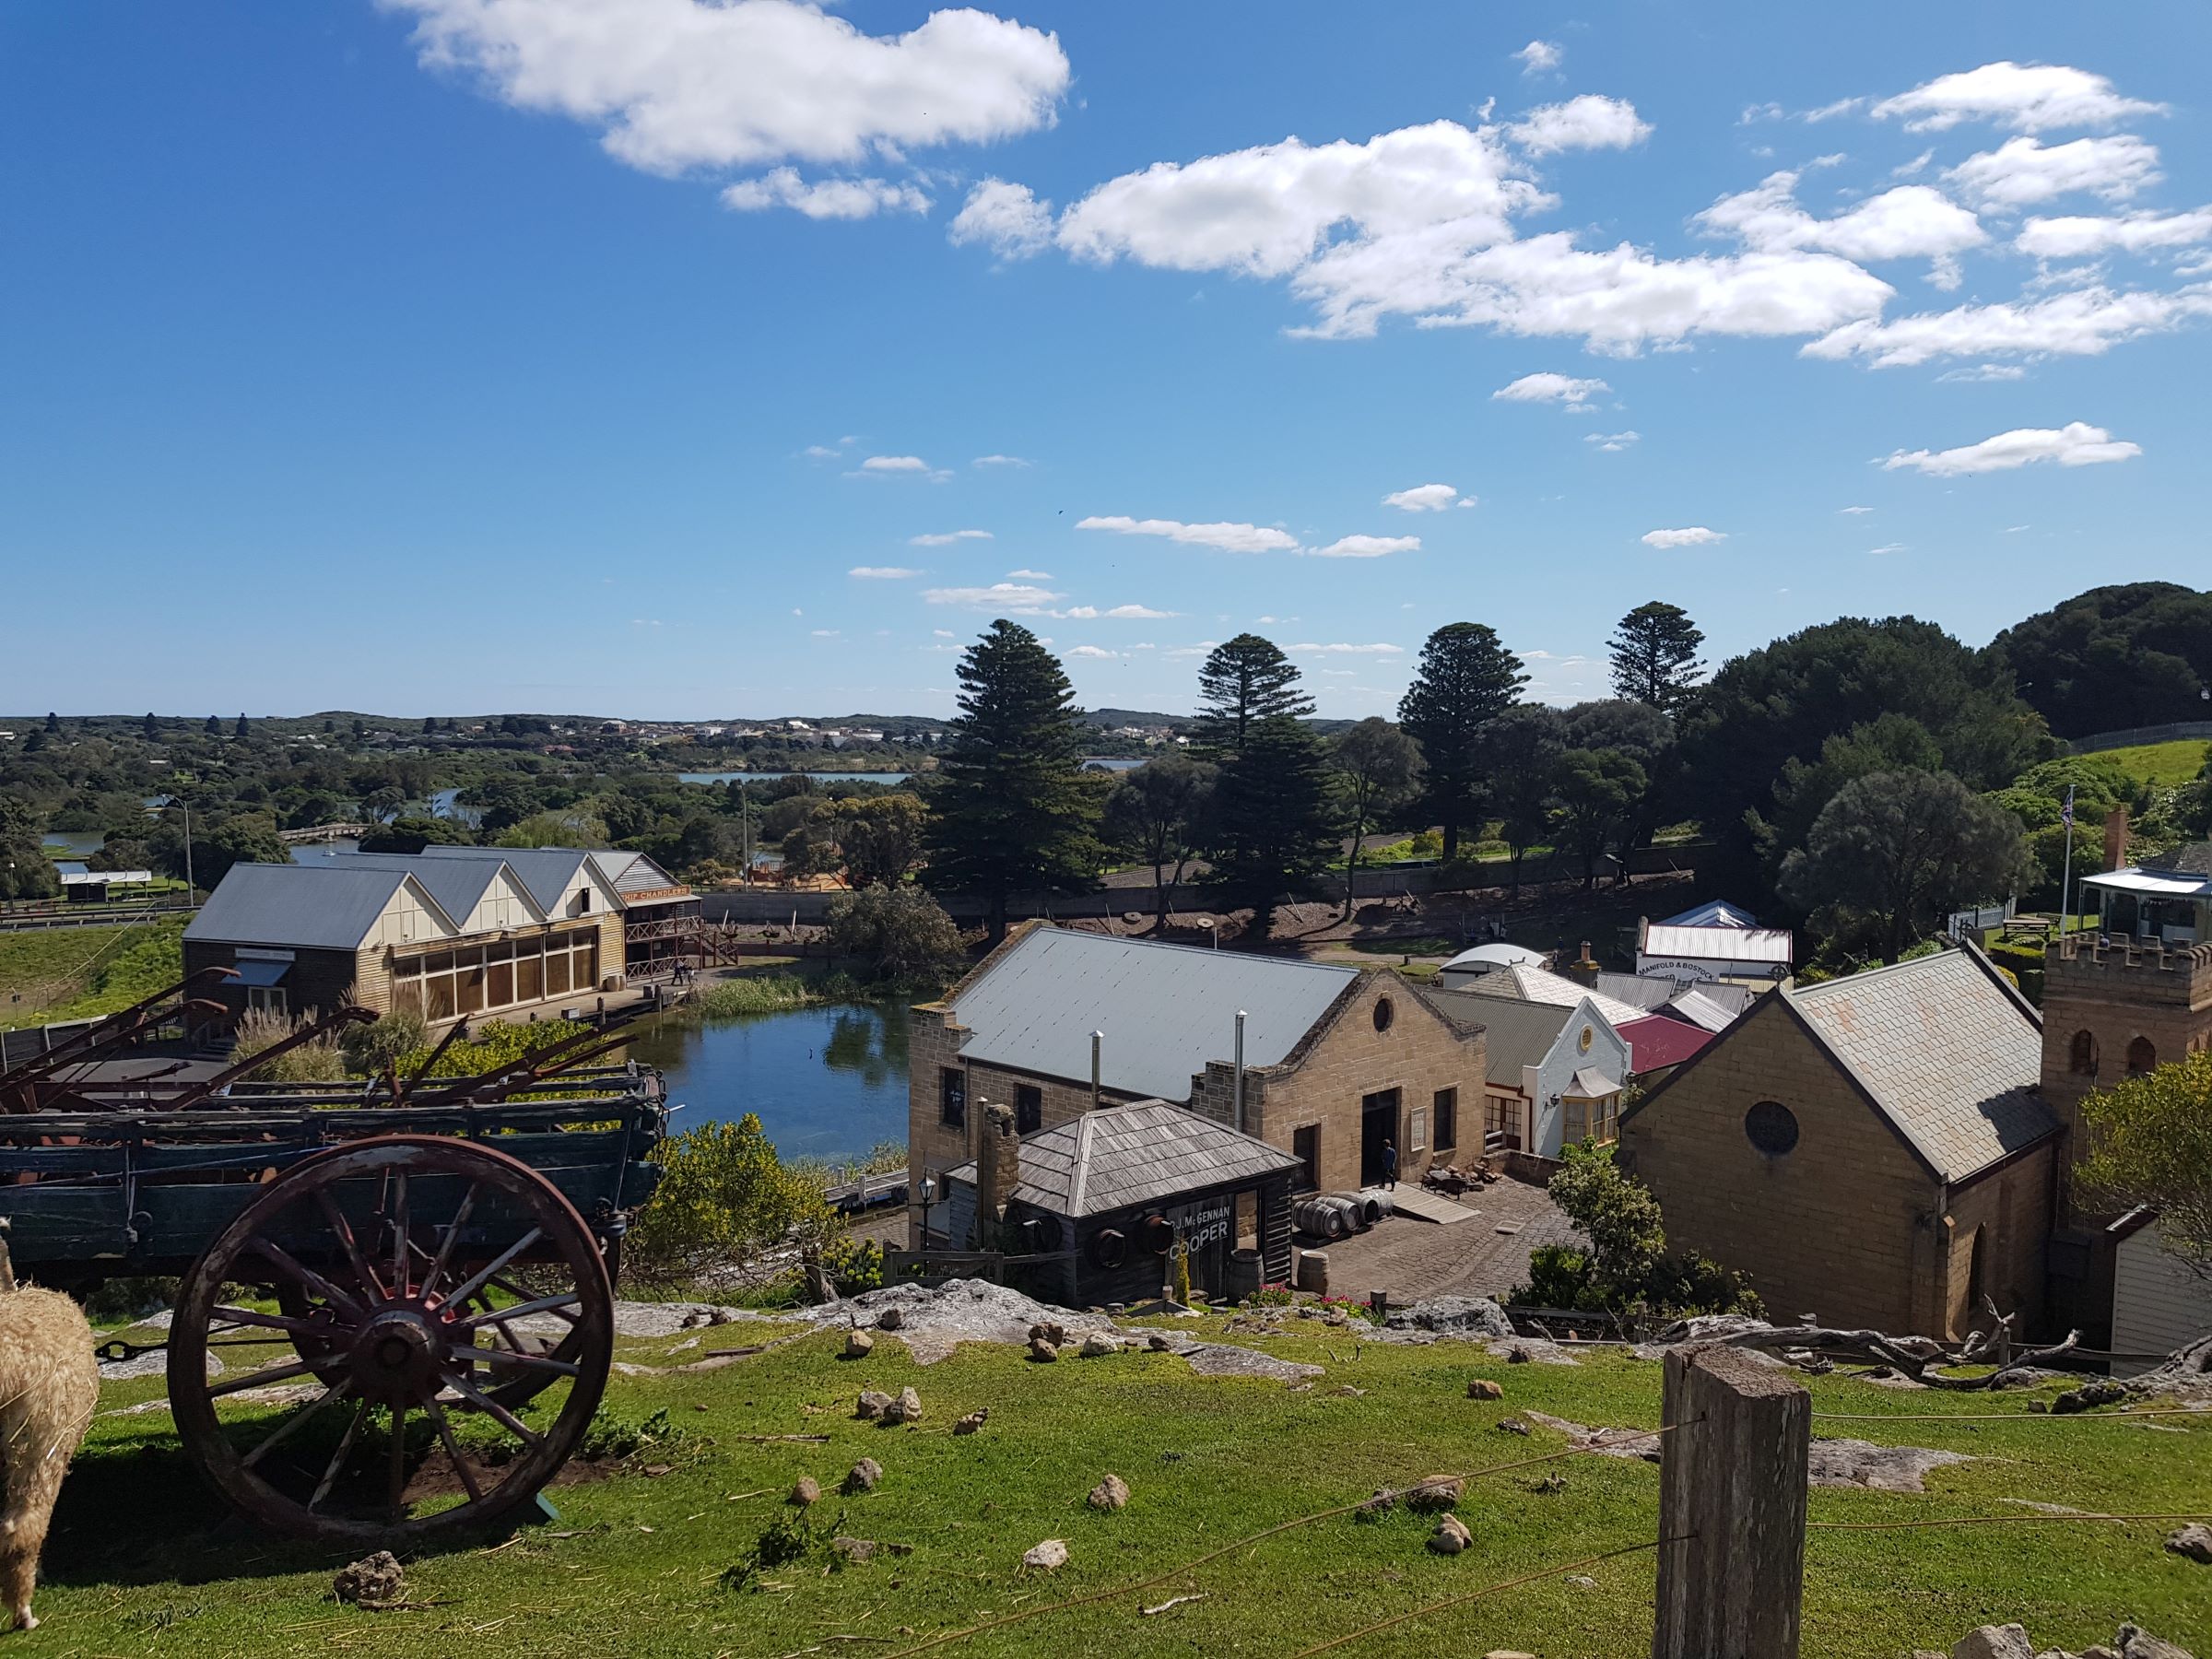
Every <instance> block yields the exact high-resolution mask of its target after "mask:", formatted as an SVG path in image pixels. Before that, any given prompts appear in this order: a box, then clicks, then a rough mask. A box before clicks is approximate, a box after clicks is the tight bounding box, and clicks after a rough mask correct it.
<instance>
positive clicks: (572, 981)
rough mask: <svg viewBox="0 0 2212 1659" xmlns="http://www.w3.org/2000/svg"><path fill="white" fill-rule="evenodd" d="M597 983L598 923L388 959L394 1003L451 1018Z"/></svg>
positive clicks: (564, 993) (427, 1014)
mask: <svg viewBox="0 0 2212 1659" xmlns="http://www.w3.org/2000/svg"><path fill="white" fill-rule="evenodd" d="M598 982H599V933H598V930H597V929H596V928H588V929H582V928H580V929H571V930H570V931H568V932H565V933H553V934H537V935H533V936H531V937H529V938H523V939H493V940H488V941H487V942H485V943H483V944H481V945H454V946H449V947H445V948H443V949H440V950H429V951H422V952H419V953H418V954H417V955H414V956H410V957H401V958H399V959H397V960H395V961H394V963H393V964H392V1006H394V1008H409V1009H412V1010H413V1011H414V1012H416V1013H418V1014H420V1015H421V1016H422V1017H423V1018H425V1019H432V1020H436V1019H454V1018H459V1017H461V1016H463V1015H466V1014H488V1013H493V1012H496V1011H497V1010H499V1009H500V1008H513V1007H520V1006H523V1005H524V1004H526V1003H535V1002H543V1001H545V1000H546V999H547V997H552V996H567V995H570V994H572V993H579V992H586V991H589V990H591V989H592V987H593V986H594V985H596V984H597V983H598Z"/></svg>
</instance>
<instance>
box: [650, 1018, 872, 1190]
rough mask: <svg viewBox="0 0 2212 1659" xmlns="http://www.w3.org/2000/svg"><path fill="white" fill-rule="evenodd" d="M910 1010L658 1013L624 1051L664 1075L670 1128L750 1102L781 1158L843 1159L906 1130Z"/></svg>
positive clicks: (709, 1119) (735, 1111)
mask: <svg viewBox="0 0 2212 1659" xmlns="http://www.w3.org/2000/svg"><path fill="white" fill-rule="evenodd" d="M909 1019H910V1015H909V1013H908V1010H907V1009H906V1007H905V1006H904V1005H902V1004H868V1005H864V1006H855V1007H843V1008H796V1009H793V1010H791V1011H790V1012H788V1013H782V1014H751V1015H743V1016H739V1017H738V1018H732V1019H713V1020H706V1019H700V1018H687V1017H686V1016H684V1015H682V1014H680V1013H679V1014H672V1015H664V1016H661V1017H659V1018H654V1019H652V1020H649V1021H648V1022H647V1023H646V1024H645V1025H644V1026H643V1027H642V1028H641V1030H640V1034H639V1035H638V1037H637V1038H636V1040H635V1041H632V1042H631V1043H630V1045H629V1053H630V1055H631V1057H632V1058H634V1059H637V1060H640V1061H642V1062H643V1063H645V1064H646V1065H657V1066H659V1067H660V1068H661V1070H662V1071H663V1072H664V1073H665V1075H666V1077H667V1079H668V1100H669V1103H670V1104H671V1105H672V1106H677V1107H680V1108H681V1110H680V1111H677V1112H672V1113H671V1114H670V1116H669V1119H668V1127H669V1130H670V1132H671V1133H672V1134H673V1133H678V1132H681V1131H683V1130H686V1129H695V1128H697V1127H698V1126H699V1125H700V1124H711V1123H713V1122H715V1121H717V1120H718V1119H723V1118H727V1119H730V1120H732V1121H735V1119H737V1118H740V1117H742V1116H744V1115H745V1113H747V1112H755V1113H757V1114H759V1119H760V1126H761V1127H762V1128H763V1129H765V1130H767V1131H768V1137H769V1139H771V1140H772V1141H773V1142H775V1143H776V1150H777V1151H778V1152H779V1153H780V1154H782V1156H783V1157H784V1158H787V1159H791V1158H810V1159H822V1160H823V1161H824V1162H827V1163H842V1162H845V1161H847V1160H849V1159H858V1158H861V1157H864V1156H865V1154H866V1153H867V1152H868V1150H869V1149H870V1148H871V1147H874V1146H876V1145H877V1143H878V1142H880V1141H898V1142H900V1143H904V1141H905V1139H906V1040H907V1030H908V1022H909Z"/></svg>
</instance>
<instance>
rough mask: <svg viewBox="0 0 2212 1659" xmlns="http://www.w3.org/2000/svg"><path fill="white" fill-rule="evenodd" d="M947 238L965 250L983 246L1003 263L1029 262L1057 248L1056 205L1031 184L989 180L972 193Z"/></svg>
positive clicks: (955, 216)
mask: <svg viewBox="0 0 2212 1659" xmlns="http://www.w3.org/2000/svg"><path fill="white" fill-rule="evenodd" d="M946 234H947V236H948V237H950V238H951V239H952V241H954V242H956V243H958V244H960V245H963V246H965V245H967V244H969V243H971V242H980V243H982V245H983V246H984V247H987V248H989V249H990V250H991V251H992V252H993V253H996V254H997V255H998V256H999V257H1000V258H1002V259H1027V258H1029V257H1030V255H1032V254H1036V253H1043V252H1044V251H1045V249H1047V248H1049V247H1051V246H1052V245H1053V205H1052V203H1050V202H1041V201H1039V200H1038V199H1037V196H1036V194H1035V193H1034V192H1033V191H1031V190H1030V187H1029V186H1028V185H1027V184H1009V183H1007V182H1006V180H1004V179H985V180H984V181H983V182H982V183H981V184H978V185H977V186H976V187H975V188H974V189H973V190H971V191H970V192H969V193H968V200H967V203H966V205H965V206H962V207H961V208H960V210H959V213H957V214H955V215H954V216H953V219H952V223H951V225H950V226H949V227H947V230H946Z"/></svg>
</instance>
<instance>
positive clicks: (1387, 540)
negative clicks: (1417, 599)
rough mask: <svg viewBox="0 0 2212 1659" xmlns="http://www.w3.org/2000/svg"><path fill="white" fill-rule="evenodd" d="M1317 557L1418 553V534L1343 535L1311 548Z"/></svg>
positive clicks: (1340, 557)
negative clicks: (1326, 544)
mask: <svg viewBox="0 0 2212 1659" xmlns="http://www.w3.org/2000/svg"><path fill="white" fill-rule="evenodd" d="M1309 550H1310V551H1311V552H1312V555H1313V557H1314V558H1315V559H1381V558H1382V557H1383V556H1384V555H1385V554H1390V553H1418V552H1419V551H1420V550H1421V538H1420V537H1419V536H1418V535H1341V536H1338V537H1337V538H1336V539H1335V541H1333V542H1331V543H1330V544H1329V545H1328V546H1327V547H1313V548H1311V549H1309Z"/></svg>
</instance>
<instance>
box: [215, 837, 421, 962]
mask: <svg viewBox="0 0 2212 1659" xmlns="http://www.w3.org/2000/svg"><path fill="white" fill-rule="evenodd" d="M406 879H407V876H406V872H405V871H403V870H387V869H382V868H376V867H370V866H366V865H350V864H341V863H340V862H338V861H337V860H336V859H318V860H317V861H316V862H315V863H313V864H306V865H295V864H280V865H278V864H238V865H231V866H230V868H229V872H228V873H226V874H225V875H224V877H223V879H222V880H221V882H220V883H218V885H217V887H216V889H215V891H214V892H213V893H211V894H209V895H208V897H207V902H206V904H205V905H203V906H201V908H200V913H199V914H198V915H196V916H194V918H193V919H192V924H191V925H190V926H188V927H186V928H185V930H184V936H185V937H186V938H187V939H193V940H212V941H216V942H218V943H223V944H231V945H292V946H298V947H303V948H306V949H310V950H353V949H357V948H359V946H360V943H361V941H362V940H363V939H365V938H367V937H368V936H369V930H370V929H371V928H372V927H374V926H375V925H376V919H377V917H379V916H381V915H382V914H383V912H384V906H385V905H387V904H389V903H391V902H392V895H393V894H394V893H396V892H397V891H398V890H399V888H400V884H401V883H403V882H405V881H406ZM424 897H425V898H426V899H428V898H429V889H427V888H425V889H424ZM430 902H431V903H433V904H435V903H436V902H437V900H434V899H431V900H430Z"/></svg>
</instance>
